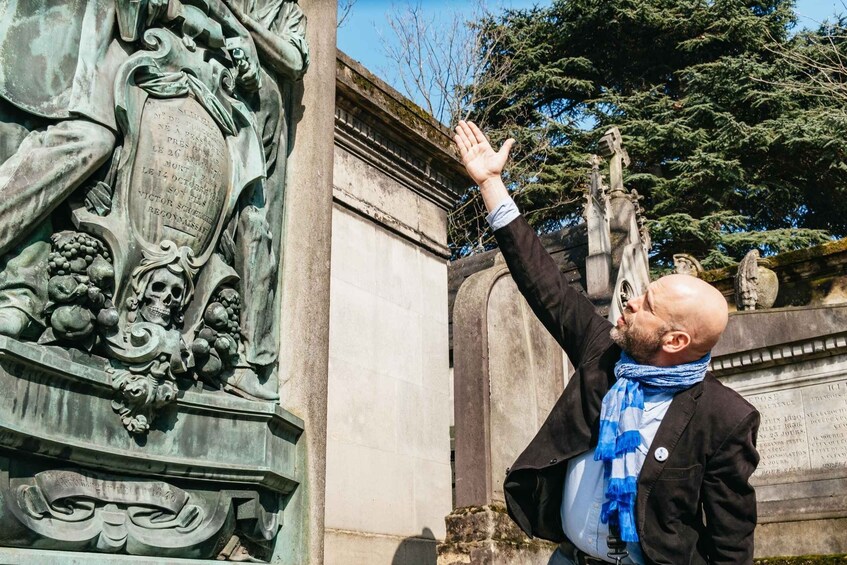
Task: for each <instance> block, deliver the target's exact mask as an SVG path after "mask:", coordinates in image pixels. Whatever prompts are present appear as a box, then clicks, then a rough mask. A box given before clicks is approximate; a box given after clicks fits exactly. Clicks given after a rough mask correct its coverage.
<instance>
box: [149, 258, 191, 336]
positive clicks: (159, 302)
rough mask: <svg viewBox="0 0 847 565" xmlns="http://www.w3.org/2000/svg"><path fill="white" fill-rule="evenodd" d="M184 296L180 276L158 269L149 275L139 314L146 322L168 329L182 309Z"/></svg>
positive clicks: (183, 287)
mask: <svg viewBox="0 0 847 565" xmlns="http://www.w3.org/2000/svg"><path fill="white" fill-rule="evenodd" d="M184 294H185V281H184V280H183V278H182V275H180V274H176V273H174V272H172V271H171V270H170V269H169V268H168V267H160V268H158V269H156V270H154V271H152V272H151V273H150V279H149V280H148V281H147V287H146V288H145V289H144V296H143V297H142V299H141V308H140V310H139V313H140V314H141V317H142V318H144V320H145V321H147V322H150V323H152V324H158V325H160V326H164V327H166V328H167V327H170V325H171V321H172V320H173V319H174V317H175V316H177V315H179V311H180V309H181V308H182V301H183V298H184Z"/></svg>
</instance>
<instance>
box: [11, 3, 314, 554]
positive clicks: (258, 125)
mask: <svg viewBox="0 0 847 565" xmlns="http://www.w3.org/2000/svg"><path fill="white" fill-rule="evenodd" d="M54 4H57V3H51V2H43V1H35V2H30V1H26V2H25V1H23V0H11V1H10V2H5V3H4V4H3V5H2V6H0V132H2V139H3V143H2V147H0V196H2V198H0V200H3V204H2V205H0V225H2V228H0V253H3V254H4V256H3V259H2V261H0V387H2V390H3V391H4V394H3V395H2V397H0V500H1V501H2V505H0V546H2V547H0V560H2V561H3V562H11V561H9V559H11V558H12V556H14V557H15V559H20V558H21V556H22V555H23V556H24V557H25V558H26V556H27V555H29V557H28V558H29V559H35V560H38V559H40V558H41V557H38V556H36V554H35V553H32V552H38V551H43V550H53V551H56V550H58V551H74V552H89V553H100V554H103V553H106V554H111V557H109V558H106V557H105V556H103V555H99V556H97V555H93V556H92V557H91V558H90V559H88V560H86V559H85V558H82V557H75V559H81V560H82V561H75V562H85V563H89V562H90V563H112V562H115V563H118V562H121V558H120V557H119V556H120V555H121V554H130V555H142V556H151V557H163V558H164V557H166V558H204V559H215V558H217V559H224V560H226V559H231V560H235V561H245V560H269V559H270V558H271V556H272V555H274V543H275V538H276V536H277V533H278V531H279V529H280V527H281V523H282V520H283V518H284V511H283V509H284V508H285V507H286V504H287V501H288V500H289V499H290V497H291V495H292V493H294V492H295V491H296V490H297V489H298V487H299V484H300V481H301V479H300V477H299V476H298V461H297V459H298V453H301V451H302V450H298V448H297V443H298V441H299V438H300V436H301V434H302V432H303V422H302V421H301V420H300V419H299V418H297V417H295V416H293V415H292V414H290V413H288V412H286V411H285V410H283V409H282V408H281V407H280V406H279V405H278V403H277V402H275V401H276V400H278V398H279V396H278V392H277V391H278V388H279V384H278V377H277V367H278V359H277V355H278V351H279V349H280V344H279V337H278V336H279V329H278V327H277V326H278V316H279V305H280V302H279V297H278V296H277V294H278V293H277V288H278V283H279V280H278V276H279V275H278V272H279V266H280V261H279V258H280V256H281V242H282V204H283V194H284V188H285V182H284V179H285V169H286V157H287V155H288V153H289V147H288V140H289V139H292V138H293V136H292V135H291V134H292V127H293V125H292V123H291V122H292V120H291V107H292V92H293V90H292V87H293V84H294V82H295V81H296V80H299V78H301V77H302V76H303V73H305V71H306V67H307V65H308V62H309V57H308V46H307V44H306V39H305V17H304V15H303V12H302V10H301V9H300V7H299V6H298V4H297V2H296V1H291V0H260V1H258V2H249V3H248V2H242V1H241V0H202V1H200V0H140V1H131V2H126V1H120V0H119V1H115V0H86V1H83V0H71V1H69V2H64V3H61V5H54ZM56 37H63V38H69V39H68V41H65V42H63V43H62V44H57V43H56V42H55V38H56ZM64 43H67V45H65V44H64ZM48 47H49V49H48ZM45 53H49V55H45ZM234 446H237V449H233V447H234ZM4 548H22V549H19V550H7V549H4ZM28 551H29V552H30V553H27V552H28ZM39 555H40V554H39ZM42 557H43V556H42Z"/></svg>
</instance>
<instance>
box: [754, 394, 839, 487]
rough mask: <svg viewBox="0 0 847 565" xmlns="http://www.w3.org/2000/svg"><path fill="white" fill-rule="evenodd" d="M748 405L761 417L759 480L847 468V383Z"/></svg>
mask: <svg viewBox="0 0 847 565" xmlns="http://www.w3.org/2000/svg"><path fill="white" fill-rule="evenodd" d="M747 400H749V401H750V402H751V403H752V404H753V405H754V406H755V407H756V408H758V410H759V412H761V414H762V423H761V426H760V427H759V437H758V444H757V447H758V450H759V454H760V455H761V461H760V463H759V468H758V469H757V471H756V476H758V477H761V478H765V477H768V476H772V475H779V474H782V473H790V472H796V471H808V470H832V469H839V468H847V380H841V381H835V382H829V383H824V384H819V385H813V386H807V387H802V388H797V389H791V390H782V391H775V392H768V393H764V394H757V395H753V396H750V397H748V398H747Z"/></svg>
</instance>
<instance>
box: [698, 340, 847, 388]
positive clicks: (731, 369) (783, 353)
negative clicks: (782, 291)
mask: <svg viewBox="0 0 847 565" xmlns="http://www.w3.org/2000/svg"><path fill="white" fill-rule="evenodd" d="M845 353H847V332H843V333H838V334H833V335H828V336H821V337H818V338H813V339H808V340H803V341H797V342H792V343H784V344H778V345H772V346H769V347H762V348H759V349H751V350H748V351H738V352H735V353H731V354H728V355H722V356H720V357H714V358H712V363H711V371H712V373H713V374H714V375H715V376H717V377H724V376H728V375H733V374H737V373H746V372H750V371H755V370H758V369H764V368H767V367H772V366H776V365H787V364H789V363H800V362H802V361H808V360H811V359H816V358H820V357H830V356H834V355H841V354H845Z"/></svg>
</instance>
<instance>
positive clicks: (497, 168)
mask: <svg viewBox="0 0 847 565" xmlns="http://www.w3.org/2000/svg"><path fill="white" fill-rule="evenodd" d="M453 140H454V141H455V142H456V146H457V147H458V148H459V154H460V155H461V156H462V163H464V165H465V169H466V170H467V171H468V175H470V177H471V178H472V179H473V181H474V182H475V183H476V184H478V185H480V186H482V185H483V184H485V183H486V181H490V180H492V179H500V175H501V174H502V173H503V167H504V166H505V165H506V161H507V160H508V158H509V151H510V150H511V148H512V145H514V144H515V140H514V139H511V138H509V139H507V140H506V142H505V143H504V144H503V147H501V148H500V151H494V149H493V148H492V147H491V144H490V143H489V142H488V138H486V137H485V134H483V133H482V131H480V129H479V128H478V127H477V126H476V124H475V123H473V122H466V121H464V120H463V121H460V122H459V125H457V126H456V135H455V136H453Z"/></svg>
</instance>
